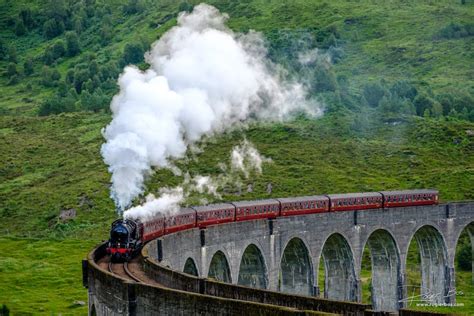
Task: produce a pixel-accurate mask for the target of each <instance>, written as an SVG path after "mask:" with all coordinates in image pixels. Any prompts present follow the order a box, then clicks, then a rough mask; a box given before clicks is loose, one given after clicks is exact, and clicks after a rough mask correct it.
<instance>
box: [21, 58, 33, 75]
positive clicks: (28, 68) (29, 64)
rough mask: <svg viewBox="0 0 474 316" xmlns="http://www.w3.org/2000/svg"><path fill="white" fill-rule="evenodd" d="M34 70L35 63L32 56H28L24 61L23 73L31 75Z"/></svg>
mask: <svg viewBox="0 0 474 316" xmlns="http://www.w3.org/2000/svg"><path fill="white" fill-rule="evenodd" d="M34 71H35V69H34V65H33V60H32V59H31V58H28V59H27V60H25V62H24V63H23V73H24V74H25V76H29V75H31V74H33V72H34Z"/></svg>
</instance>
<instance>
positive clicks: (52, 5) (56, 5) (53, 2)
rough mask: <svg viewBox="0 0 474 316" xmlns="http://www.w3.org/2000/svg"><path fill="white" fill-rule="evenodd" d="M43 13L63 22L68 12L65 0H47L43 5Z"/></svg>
mask: <svg viewBox="0 0 474 316" xmlns="http://www.w3.org/2000/svg"><path fill="white" fill-rule="evenodd" d="M44 13H45V15H46V16H47V17H49V18H50V19H54V20H56V21H61V22H65V21H66V20H67V19H68V16H69V14H70V13H69V12H68V9H67V4H66V1H65V0H48V1H47V3H46V4H45V6H44Z"/></svg>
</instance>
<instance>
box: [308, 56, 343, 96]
mask: <svg viewBox="0 0 474 316" xmlns="http://www.w3.org/2000/svg"><path fill="white" fill-rule="evenodd" d="M311 87H312V90H313V92H314V93H319V92H326V91H336V90H337V88H338V86H337V81H336V75H335V73H334V71H333V70H332V68H331V66H330V65H329V64H325V63H318V64H316V65H315V68H314V75H313V81H312V83H311Z"/></svg>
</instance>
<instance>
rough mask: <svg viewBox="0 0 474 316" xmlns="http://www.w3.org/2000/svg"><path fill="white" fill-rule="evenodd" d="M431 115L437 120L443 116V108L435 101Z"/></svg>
mask: <svg viewBox="0 0 474 316" xmlns="http://www.w3.org/2000/svg"><path fill="white" fill-rule="evenodd" d="M431 114H432V115H433V117H437V118H439V117H441V116H443V106H442V105H441V103H439V102H436V101H434V102H433V106H432V108H431Z"/></svg>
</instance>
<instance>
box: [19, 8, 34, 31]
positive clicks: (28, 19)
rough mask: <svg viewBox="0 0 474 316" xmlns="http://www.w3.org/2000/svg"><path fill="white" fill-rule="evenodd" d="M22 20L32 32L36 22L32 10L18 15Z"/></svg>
mask: <svg viewBox="0 0 474 316" xmlns="http://www.w3.org/2000/svg"><path fill="white" fill-rule="evenodd" d="M18 16H19V17H20V19H21V20H22V21H23V24H24V25H25V26H26V28H27V29H29V30H31V29H32V28H33V27H34V26H35V21H34V19H33V13H32V12H31V10H30V9H28V8H27V9H23V10H21V11H20V13H19V14H18Z"/></svg>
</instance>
